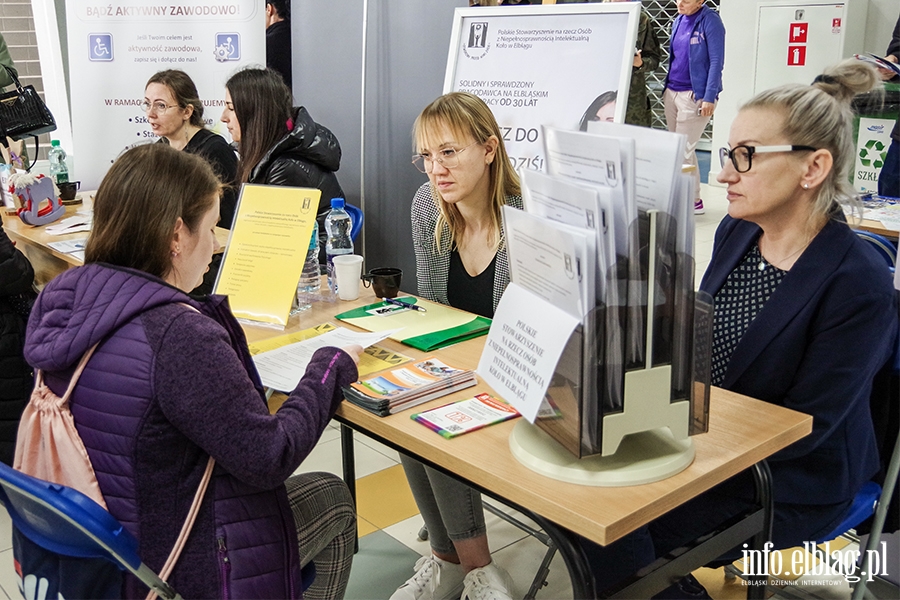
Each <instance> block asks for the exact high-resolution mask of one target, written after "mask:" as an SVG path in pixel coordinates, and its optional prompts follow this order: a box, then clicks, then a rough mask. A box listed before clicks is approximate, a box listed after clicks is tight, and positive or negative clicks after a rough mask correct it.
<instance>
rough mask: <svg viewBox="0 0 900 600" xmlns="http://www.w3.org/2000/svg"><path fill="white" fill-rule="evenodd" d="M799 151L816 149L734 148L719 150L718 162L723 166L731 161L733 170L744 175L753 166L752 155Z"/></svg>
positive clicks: (813, 150) (786, 147)
mask: <svg viewBox="0 0 900 600" xmlns="http://www.w3.org/2000/svg"><path fill="white" fill-rule="evenodd" d="M801 150H805V151H809V152H815V151H816V150H817V148H813V147H812V146H789V145H787V144H785V145H783V146H746V145H740V146H735V147H734V148H732V149H731V150H729V149H728V148H719V162H720V163H721V164H722V166H723V167H724V166H725V161H726V160H728V159H731V164H732V165H734V170H735V171H737V172H738V173H746V172H747V171H749V170H750V167H752V166H753V155H754V154H770V153H773V152H799V151H801Z"/></svg>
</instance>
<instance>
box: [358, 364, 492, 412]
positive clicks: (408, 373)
mask: <svg viewBox="0 0 900 600" xmlns="http://www.w3.org/2000/svg"><path fill="white" fill-rule="evenodd" d="M476 383H477V379H476V378H475V372H474V371H469V370H466V369H457V368H455V367H451V366H450V365H448V364H446V363H444V362H442V361H440V360H438V359H436V358H434V357H428V358H424V359H422V360H420V361H417V362H415V363H413V364H411V365H405V366H403V367H398V368H396V369H391V370H390V371H383V372H382V373H381V374H380V375H376V376H374V377H370V378H368V379H362V380H360V381H357V382H356V383H354V384H351V385H350V387H346V388H344V396H345V397H346V399H347V400H349V401H350V402H352V403H353V404H356V405H358V406H360V407H362V408H364V409H366V410H368V411H370V412H373V413H375V414H376V415H379V416H381V417H386V416H387V415H392V414H394V413H397V412H400V411H401V410H405V409H407V408H412V407H413V406H417V405H419V404H422V403H423V402H428V401H429V400H434V399H435V398H440V397H441V396H446V395H447V394H452V393H453V392H455V391H457V390H461V389H465V388H467V387H472V386H473V385H475V384H476Z"/></svg>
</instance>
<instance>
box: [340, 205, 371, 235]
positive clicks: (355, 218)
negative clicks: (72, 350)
mask: <svg viewBox="0 0 900 600" xmlns="http://www.w3.org/2000/svg"><path fill="white" fill-rule="evenodd" d="M344 210H346V211H347V213H348V214H349V215H350V222H351V223H352V224H353V226H352V227H351V228H350V239H351V240H353V241H354V242H355V241H356V238H357V237H359V233H360V232H361V231H362V226H363V223H364V222H365V220H366V218H365V216H363V211H362V209H361V208H357V207H356V206H353V205H352V204H344Z"/></svg>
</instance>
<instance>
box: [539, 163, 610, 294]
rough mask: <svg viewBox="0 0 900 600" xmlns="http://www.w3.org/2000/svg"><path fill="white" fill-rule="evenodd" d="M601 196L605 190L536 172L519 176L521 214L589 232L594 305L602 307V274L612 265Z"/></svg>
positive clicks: (607, 221)
mask: <svg viewBox="0 0 900 600" xmlns="http://www.w3.org/2000/svg"><path fill="white" fill-rule="evenodd" d="M601 192H602V193H603V195H604V196H606V197H607V199H608V197H609V193H608V192H609V190H607V189H604V188H597V187H593V186H592V187H587V186H583V185H579V184H577V183H575V182H573V181H570V180H566V179H563V178H561V177H553V176H551V175H545V174H544V173H540V172H538V171H524V172H523V173H522V200H523V202H524V204H525V212H527V213H529V214H532V215H535V216H538V217H544V218H546V219H549V220H551V221H556V222H558V223H564V224H566V225H571V226H573V227H579V228H581V229H588V230H591V231H593V232H594V233H595V234H596V235H595V241H594V243H595V247H596V249H597V252H596V274H595V282H596V292H597V298H596V299H597V301H598V302H603V303H606V298H605V296H606V286H605V283H606V274H607V273H608V272H609V269H611V268H612V267H613V266H614V265H615V262H616V249H615V239H614V235H615V234H614V231H613V230H614V228H615V227H614V225H613V219H612V212H611V207H610V206H609V203H608V202H607V203H604V205H603V206H601V203H600V199H599V196H600V195H601Z"/></svg>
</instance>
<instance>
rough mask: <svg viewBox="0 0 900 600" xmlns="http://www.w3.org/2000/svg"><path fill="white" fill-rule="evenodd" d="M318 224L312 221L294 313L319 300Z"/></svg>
mask: <svg viewBox="0 0 900 600" xmlns="http://www.w3.org/2000/svg"><path fill="white" fill-rule="evenodd" d="M320 281H321V280H320V279H319V224H318V223H317V222H315V221H313V230H312V237H311V238H309V251H308V252H307V253H306V262H304V263H303V272H302V273H300V283H298V284H297V308H296V312H300V311H301V310H306V309H308V308H309V307H310V305H311V304H312V303H313V302H315V301H316V300H318V299H319V288H320V287H321V283H320Z"/></svg>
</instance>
